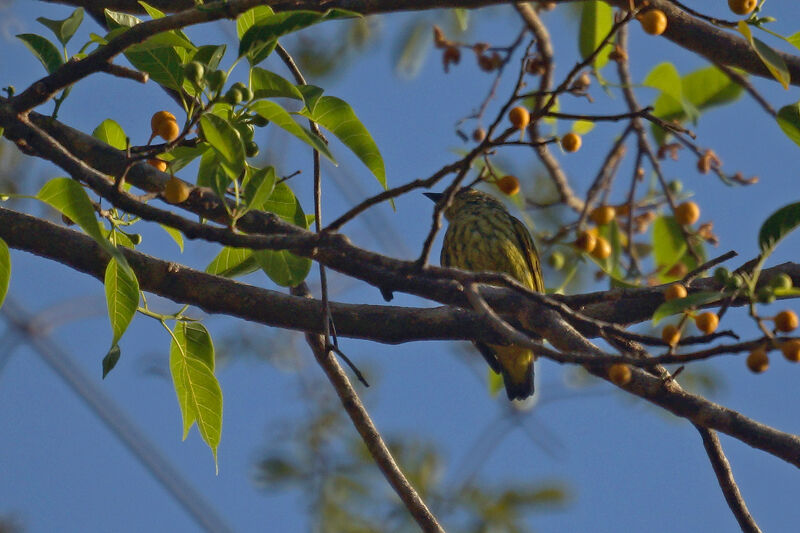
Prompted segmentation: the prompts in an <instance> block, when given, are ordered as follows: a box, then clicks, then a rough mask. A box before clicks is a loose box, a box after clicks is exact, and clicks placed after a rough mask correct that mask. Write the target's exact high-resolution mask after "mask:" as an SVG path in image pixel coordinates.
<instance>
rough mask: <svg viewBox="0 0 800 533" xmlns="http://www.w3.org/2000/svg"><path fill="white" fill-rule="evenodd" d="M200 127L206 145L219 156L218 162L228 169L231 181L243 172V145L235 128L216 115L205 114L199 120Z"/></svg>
mask: <svg viewBox="0 0 800 533" xmlns="http://www.w3.org/2000/svg"><path fill="white" fill-rule="evenodd" d="M200 127H201V128H202V130H203V136H204V137H205V139H206V141H208V144H210V145H211V146H212V147H213V148H214V150H216V152H217V153H218V154H219V155H220V156H221V160H220V162H221V163H222V164H223V165H224V166H225V167H227V168H228V169H229V171H230V173H231V174H230V176H231V178H233V179H236V178H238V177H239V175H240V174H241V173H242V171H243V170H244V145H243V144H242V138H241V136H240V135H239V132H238V131H236V128H234V127H233V126H231V124H230V122H228V121H227V120H225V119H223V118H220V117H218V116H216V115H212V114H205V115H203V116H202V117H201V118H200Z"/></svg>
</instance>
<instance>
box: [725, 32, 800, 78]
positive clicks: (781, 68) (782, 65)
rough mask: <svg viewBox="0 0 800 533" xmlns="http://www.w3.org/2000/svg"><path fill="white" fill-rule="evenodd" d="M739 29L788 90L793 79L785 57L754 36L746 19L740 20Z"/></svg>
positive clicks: (770, 70)
mask: <svg viewBox="0 0 800 533" xmlns="http://www.w3.org/2000/svg"><path fill="white" fill-rule="evenodd" d="M737 29H738V30H739V33H741V34H742V35H744V38H745V39H747V40H748V41H749V42H750V47H751V48H752V49H753V51H754V52H755V53H756V54H757V55H758V57H759V58H760V59H761V62H762V63H764V66H765V67H767V70H769V72H770V74H772V76H773V77H774V78H775V79H776V80H778V82H779V83H780V84H781V85H782V86H783V88H784V89H787V90H788V89H789V83H790V82H791V81H792V80H791V76H790V74H789V69H788V68H787V67H786V62H785V61H784V60H783V58H782V57H781V56H780V55H779V54H778V53H777V52H776V51H775V50H773V49H772V48H770V47H769V46H768V45H767V44H766V43H765V42H763V41H761V40H760V39H758V38H756V37H753V33H752V32H751V31H750V26H749V25H748V24H747V22H746V21H745V20H740V21H739V24H738V26H737Z"/></svg>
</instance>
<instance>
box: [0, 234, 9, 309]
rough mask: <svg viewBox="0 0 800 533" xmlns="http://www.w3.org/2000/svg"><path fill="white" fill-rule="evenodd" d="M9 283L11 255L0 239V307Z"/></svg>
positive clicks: (4, 242) (6, 245)
mask: <svg viewBox="0 0 800 533" xmlns="http://www.w3.org/2000/svg"><path fill="white" fill-rule="evenodd" d="M10 281H11V253H10V252H9V250H8V244H6V241H4V240H3V239H0V307H2V305H3V302H4V301H5V299H6V294H8V284H9V282H10Z"/></svg>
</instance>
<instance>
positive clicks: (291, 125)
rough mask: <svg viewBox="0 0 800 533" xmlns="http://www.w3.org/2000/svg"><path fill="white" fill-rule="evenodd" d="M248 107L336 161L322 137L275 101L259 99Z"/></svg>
mask: <svg viewBox="0 0 800 533" xmlns="http://www.w3.org/2000/svg"><path fill="white" fill-rule="evenodd" d="M250 109H252V110H253V111H254V112H256V113H258V114H259V115H261V116H262V117H264V118H265V119H267V120H269V121H270V122H272V123H273V124H275V125H276V126H278V127H279V128H282V129H284V130H286V131H288V132H289V133H291V134H292V135H294V136H295V137H297V138H298V139H300V140H301V141H303V142H304V143H307V144H309V145H310V146H311V147H312V148H315V149H316V150H318V151H319V153H321V154H322V155H324V156H325V157H327V158H328V159H329V160H330V161H332V162H333V163H336V160H335V159H334V157H333V154H331V152H330V150H329V149H328V146H327V145H326V144H325V143H324V142H323V141H322V139H320V138H319V137H317V136H316V135H314V134H313V133H311V132H310V131H308V130H307V129H305V128H303V127H302V126H300V125H299V124H298V123H297V122H295V121H294V119H293V118H292V116H291V115H290V114H289V113H288V112H287V111H286V110H285V109H284V108H282V107H281V106H279V105H278V104H276V103H275V102H270V101H269V100H260V101H258V102H255V103H254V104H253V105H252V106H250Z"/></svg>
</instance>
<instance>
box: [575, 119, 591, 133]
mask: <svg viewBox="0 0 800 533" xmlns="http://www.w3.org/2000/svg"><path fill="white" fill-rule="evenodd" d="M593 129H594V122H592V121H590V120H576V121H575V122H573V123H572V131H574V132H575V133H577V134H578V135H586V134H587V133H589V132H590V131H592V130H593Z"/></svg>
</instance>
